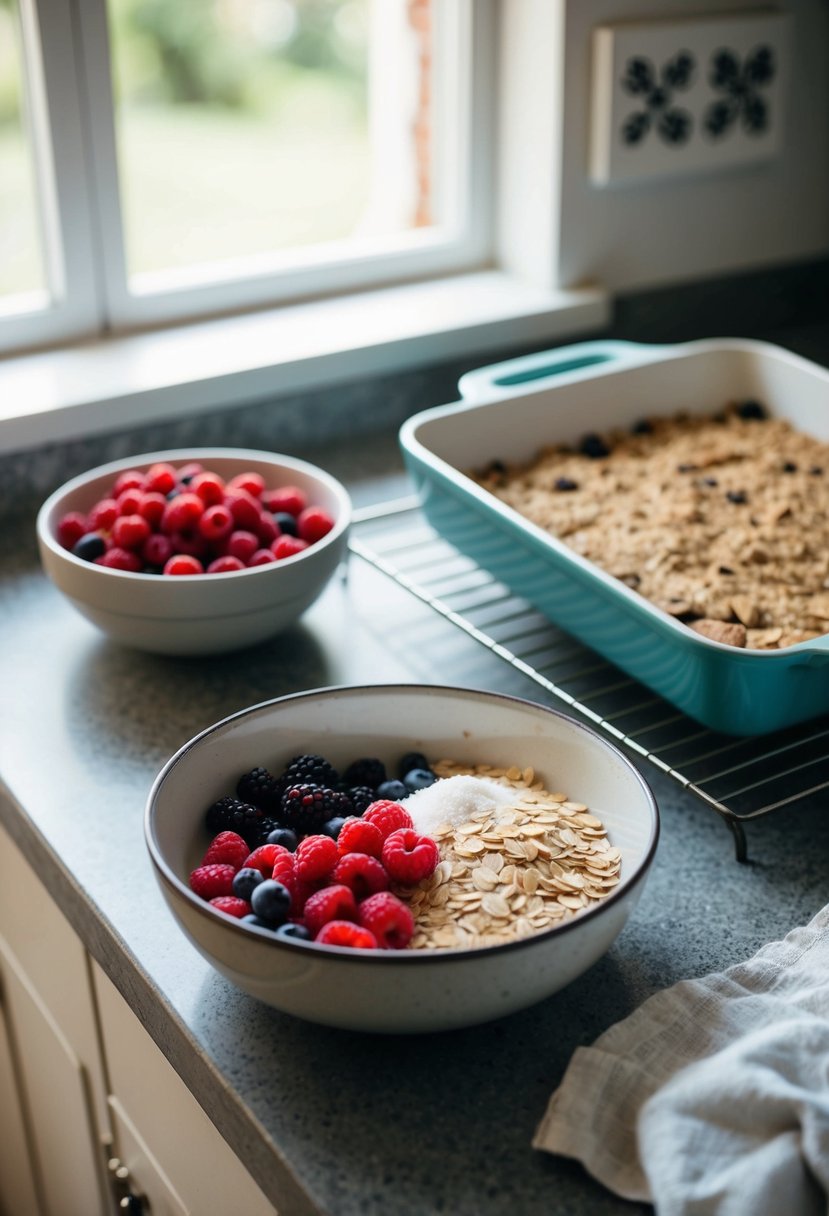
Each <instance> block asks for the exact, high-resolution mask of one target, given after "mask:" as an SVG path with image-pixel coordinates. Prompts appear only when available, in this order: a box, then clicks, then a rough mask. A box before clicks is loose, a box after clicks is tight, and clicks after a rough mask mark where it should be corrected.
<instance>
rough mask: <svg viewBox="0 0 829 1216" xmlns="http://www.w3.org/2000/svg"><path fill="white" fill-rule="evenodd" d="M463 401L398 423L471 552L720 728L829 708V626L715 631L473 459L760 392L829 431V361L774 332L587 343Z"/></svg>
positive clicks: (828, 437)
mask: <svg viewBox="0 0 829 1216" xmlns="http://www.w3.org/2000/svg"><path fill="white" fill-rule="evenodd" d="M459 388H460V392H461V394H462V399H461V400H459V401H456V402H453V403H451V404H448V405H443V406H437V407H435V408H432V409H428V410H424V411H422V412H421V413H419V414H416V415H415V416H413V417H412V418H410V419H408V420H407V421H406V422H405V423H404V425H403V426H402V428H401V430H400V446H401V451H402V454H403V458H404V461H405V463H406V466H407V468H408V470H409V472H410V474H411V476H412V478H413V480H414V482H415V485H416V488H417V491H418V493H419V495H420V498H421V500H422V504H423V510H424V512H425V514H426V516H427V518H428V519H429V521H430V522H431V523H432V525H433V526H434V527H435V528H436V529H437V530H438V531H439V532H440V533H441V534H442V535H443V536H445V537H446V538H447V540H449V541H450V542H451V543H452V544H454V545H455V546H456V547H457V548H458V549H459V550H461V552H463V553H465V554H467V555H468V556H470V557H471V558H472V559H473V560H474V561H476V562H477V563H478V564H479V565H480V566H481V567H482V568H484V569H486V570H488V571H490V572H491V573H492V574H493V575H494V576H495V577H496V578H498V579H499V580H500V581H501V582H503V583H504V584H505V585H506V586H507V587H509V588H510V590H511V591H513V592H514V593H515V594H517V595H520V596H522V597H523V598H525V599H526V600H528V601H529V602H530V603H532V604H533V605H535V607H537V608H538V609H539V610H540V611H541V612H543V613H544V614H545V615H546V616H547V617H549V619H550V620H551V621H553V622H554V623H555V624H556V625H558V626H559V627H561V628H562V629H565V630H566V631H568V632H569V633H571V634H572V635H573V636H574V637H576V638H578V639H579V640H580V641H582V642H584V643H585V644H586V645H588V646H590V647H592V648H593V649H594V650H596V651H598V652H599V653H600V654H601V655H603V656H604V657H605V658H606V659H608V660H609V661H610V662H613V663H615V664H617V665H618V666H619V667H620V668H622V669H623V670H624V671H626V672H627V673H628V674H629V675H631V676H633V677H634V678H635V679H637V680H640V681H641V682H642V683H643V684H645V685H647V686H648V687H649V688H651V689H653V691H654V692H657V693H659V694H660V695H661V696H663V697H665V698H666V699H667V700H668V701H670V702H671V703H672V704H674V705H675V706H676V707H677V708H679V709H680V710H682V711H683V712H684V713H687V714H689V715H690V716H691V717H692V718H695V719H696V720H697V721H698V722H701V723H702V724H703V725H705V726H707V727H710V728H711V729H713V730H717V731H722V732H725V733H727V734H736V735H746V736H747V735H762V734H767V733H769V732H771V731H775V730H780V729H782V728H784V727H787V726H793V725H794V724H796V723H798V722H802V721H805V720H807V719H809V718H814V717H817V716H819V715H821V714H825V713H829V636H821V637H819V638H816V639H813V640H811V641H808V642H801V643H799V644H797V645H794V646H788V647H785V648H781V649H780V650H743V649H740V648H736V647H732V646H727V645H724V644H722V643H720V642H716V641H713V640H711V639H709V638H707V637H703V636H701V635H699V634H697V633H695V632H694V631H692V630H690V629H688V628H687V626H685V625H684V624H682V623H681V622H679V621H677V620H675V619H674V618H673V617H671V616H669V615H668V614H667V613H665V612H663V611H662V610H661V609H659V608H657V607H656V606H655V605H653V604H651V603H650V602H648V601H647V600H645V599H644V598H643V597H641V596H639V595H637V593H636V592H635V591H633V590H631V589H630V588H629V587H627V586H626V585H625V584H624V583H622V582H620V581H618V580H617V579H615V578H613V577H612V576H610V575H608V574H606V573H605V572H604V571H603V570H601V569H599V568H598V567H597V566H595V565H594V564H593V563H591V562H588V561H586V560H585V559H584V558H582V557H581V556H580V555H579V554H577V553H575V552H574V551H573V550H571V549H569V548H568V547H567V546H566V545H564V544H563V543H562V542H560V541H558V540H557V539H556V538H555V537H552V536H550V535H549V534H548V533H547V532H545V531H544V530H543V529H541V528H539V527H538V526H536V525H535V524H533V523H531V522H530V521H528V520H526V519H524V518H523V517H522V516H521V515H519V514H518V512H516V511H514V510H513V509H512V508H511V507H509V506H507V505H506V504H504V503H502V502H501V501H500V500H499V499H497V498H496V497H495V496H494V495H491V494H488V493H487V492H486V491H485V490H483V489H482V488H480V487H479V486H478V485H477V484H476V483H475V482H474V481H473V479H472V478H471V477H469V476H468V475H467V473H466V472H465V470H469V469H473V468H475V469H477V468H482V467H484V466H486V465H487V464H488V463H490V462H491V461H492V460H503V461H507V462H511V461H523V460H528V459H530V458H531V457H532V456H534V455H535V453H536V452H537V451H538V449H539V448H540V447H541V446H542V445H543V444H548V443H559V442H561V443H573V442H576V441H577V440H578V438H579V437H580V436H582V435H584V433H585V432H586V431H602V430H605V429H609V428H612V427H619V426H626V425H632V424H633V423H634V422H636V421H637V420H638V419H641V418H642V417H643V416H646V415H650V416H664V415H669V414H675V413H677V412H678V411H680V410H684V411H687V412H688V413H693V414H709V413H713V412H715V411H717V410H718V409H721V408H722V406H723V405H724V404H725V403H726V402H727V401H729V400H740V399H756V400H761V401H762V402H763V403H764V404H765V405H766V407H767V408H768V410H769V411H770V412H771V413H773V414H775V415H777V416H779V417H784V418H786V419H788V420H789V421H790V422H791V424H792V425H793V426H794V427H795V428H796V429H798V430H800V431H803V432H806V433H808V434H811V435H813V436H814V437H815V438H818V439H820V440H823V441H829V371H827V370H826V369H825V368H823V367H820V366H819V365H817V364H815V363H812V362H810V361H809V360H807V359H803V358H801V357H799V356H797V355H794V354H791V353H790V352H788V351H786V350H784V349H782V348H781V347H778V346H774V345H772V344H770V343H765V342H754V341H743V340H736V339H735V340H730V339H723V340H706V341H699V342H688V343H682V344H677V345H642V344H637V343H630V342H610V341H608V342H586V343H579V344H578V345H574V346H569V347H562V348H559V349H556V350H552V351H547V352H543V353H541V354H534V355H531V356H528V357H526V358H520V359H514V360H510V361H508V362H505V363H499V364H494V365H491V366H489V367H484V368H481V369H480V370H477V371H473V372H470V373H469V374H468V375H466V376H464V377H463V378H462V379H461V381H460V384H459Z"/></svg>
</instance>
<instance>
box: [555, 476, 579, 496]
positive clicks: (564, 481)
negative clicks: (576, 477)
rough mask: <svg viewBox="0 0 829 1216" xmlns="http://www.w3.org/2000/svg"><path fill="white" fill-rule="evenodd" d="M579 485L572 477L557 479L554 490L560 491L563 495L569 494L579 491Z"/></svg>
mask: <svg viewBox="0 0 829 1216" xmlns="http://www.w3.org/2000/svg"><path fill="white" fill-rule="evenodd" d="M578 488H579V483H578V482H577V481H573V480H572V479H571V478H570V477H557V478H556V479H555V481H554V482H553V489H554V490H560V491H561V492H562V493H565V494H566V493H567V492H568V491H570V490H577V489H578Z"/></svg>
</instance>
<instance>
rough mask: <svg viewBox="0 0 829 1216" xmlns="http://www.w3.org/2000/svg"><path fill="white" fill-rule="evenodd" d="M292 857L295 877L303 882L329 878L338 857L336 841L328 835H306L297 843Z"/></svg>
mask: <svg viewBox="0 0 829 1216" xmlns="http://www.w3.org/2000/svg"><path fill="white" fill-rule="evenodd" d="M277 847H278V846H277ZM294 857H295V859H296V873H297V878H300V879H301V880H302V881H303V882H316V881H318V880H319V879H322V878H330V876H331V871H332V870H333V869H334V866H335V865H336V864H337V859H338V858H339V853H338V852H337V842H336V841H335V840H332V839H331V837H330V836H306V837H305V839H304V840H301V841H300V842H299V844H298V845H297V850H296V853H295V854H294Z"/></svg>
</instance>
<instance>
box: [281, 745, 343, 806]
mask: <svg viewBox="0 0 829 1216" xmlns="http://www.w3.org/2000/svg"><path fill="white" fill-rule="evenodd" d="M339 780H340V777H339V773H338V772H337V770H336V769H335V768H334V767H333V766H332V765H330V764H329V763H328V761H327V760H326V759H325V757H324V756H317V755H315V754H314V753H313V752H309V753H307V754H306V755H302V756H294V758H293V760H291V762H290V764H288V765H287V766H286V768H285V771H284V773H283V774H282V776H281V778H280V781H281V783H282V796H283V798H284V796H285V792H286V791H287V790H288V789H289V788H290V786H292V785H322V786H324V787H325V788H326V789H334V788H335V786H336V785H337V782H338V781H339Z"/></svg>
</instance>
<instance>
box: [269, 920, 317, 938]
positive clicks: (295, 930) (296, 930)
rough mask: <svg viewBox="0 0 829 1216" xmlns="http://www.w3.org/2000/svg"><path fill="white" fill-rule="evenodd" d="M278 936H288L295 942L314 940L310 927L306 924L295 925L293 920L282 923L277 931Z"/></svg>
mask: <svg viewBox="0 0 829 1216" xmlns="http://www.w3.org/2000/svg"><path fill="white" fill-rule="evenodd" d="M276 936H277V937H287V938H288V939H289V940H291V941H295V942H310V941H311V940H312V937H311V931H310V929H306V928H305V926H304V925H295V924H293V922H291V921H288V922H287V923H286V924H284V925H280V926H279V928H278V929H277V931H276Z"/></svg>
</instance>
